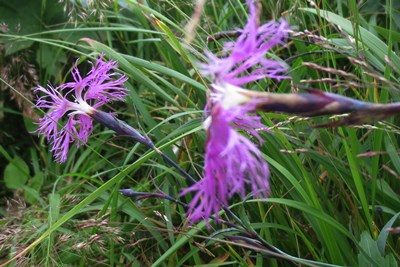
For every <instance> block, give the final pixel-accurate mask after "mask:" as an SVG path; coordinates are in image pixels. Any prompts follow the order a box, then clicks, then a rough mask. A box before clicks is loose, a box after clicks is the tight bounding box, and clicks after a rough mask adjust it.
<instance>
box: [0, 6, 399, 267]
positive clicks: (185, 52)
mask: <svg viewBox="0 0 400 267" xmlns="http://www.w3.org/2000/svg"><path fill="white" fill-rule="evenodd" d="M199 2H200V1H199ZM261 3H262V8H263V9H262V16H261V20H262V22H265V21H268V20H271V19H279V18H281V17H283V18H285V19H288V20H289V21H290V25H293V30H294V33H293V34H292V35H291V38H290V40H288V43H287V45H285V46H283V47H278V48H276V49H275V50H274V53H273V54H271V55H270V56H272V57H279V58H281V59H282V60H284V61H286V62H287V63H288V64H289V65H290V73H289V74H290V75H291V77H292V80H290V81H289V80H288V81H283V82H281V83H275V82H274V81H269V80H265V81H261V82H259V83H255V84H252V85H249V88H251V89H254V90H260V91H265V90H267V91H271V92H281V93H287V92H292V91H293V90H295V88H294V87H293V86H292V85H293V84H296V85H303V86H309V87H315V88H318V89H320V90H324V91H329V92H335V93H339V94H342V95H346V96H350V97H354V98H356V99H360V100H365V101H371V102H377V103H388V102H393V101H399V88H400V87H399V75H400V60H399V58H398V55H399V53H398V52H399V45H400V35H399V28H400V12H399V10H400V4H399V2H398V1H391V0H387V1H355V0H349V1H325V0H322V1H317V2H313V1H305V0H298V1H294V0H291V1H267V0H261ZM195 4H196V3H192V2H191V1H183V0H174V1H172V0H171V1H170V0H159V1H135V0H120V1H78V0H77V1H74V0H63V1H38V0H36V1H28V0H14V1H0V72H1V82H0V104H1V107H0V123H1V127H0V128H1V131H0V142H1V144H0V173H1V174H2V176H0V177H2V178H1V179H0V264H1V263H4V262H6V261H7V260H9V259H11V258H12V257H13V256H15V255H18V254H19V253H21V252H26V253H24V254H23V255H22V254H20V256H19V257H18V258H17V259H16V260H15V261H13V262H12V263H11V264H10V266H62V265H71V266H78V265H80V266H94V265H96V266H150V265H153V266H194V265H196V266H223V265H227V266H252V265H254V266H285V265H290V264H291V265H295V266H296V265H301V266H332V265H335V266H336V265H337V266H397V264H398V263H397V262H398V261H399V259H400V253H399V251H400V242H399V235H398V228H396V227H397V226H398V225H399V220H398V217H399V214H400V212H399V211H400V185H399V179H400V157H399V144H398V140H399V133H400V129H399V127H398V126H397V125H398V122H399V117H394V118H392V119H389V120H386V121H382V122H366V123H367V124H365V125H360V126H357V127H343V128H340V127H339V128H322V129H319V128H318V129H316V128H313V127H312V126H313V125H315V124H318V123H325V122H328V121H331V120H335V119H337V118H317V119H312V120H311V119H307V118H300V117H293V116H289V115H283V114H273V113H264V114H261V116H262V117H263V123H264V124H265V125H266V126H267V127H270V130H269V131H267V132H263V133H261V135H262V137H263V138H264V139H265V144H264V145H263V146H262V148H261V150H262V151H263V153H264V155H265V158H266V160H267V161H268V162H269V164H270V167H271V173H272V174H271V188H272V194H271V196H270V198H268V199H252V198H251V197H249V198H248V199H246V200H245V201H243V200H241V199H239V198H237V199H235V200H234V201H232V202H231V204H232V205H231V210H232V213H233V214H234V215H236V217H232V216H226V215H225V214H222V215H221V216H222V218H225V219H227V220H230V221H232V222H233V223H235V224H238V225H243V227H245V228H246V229H247V230H248V231H254V232H255V233H257V234H258V235H259V236H260V237H262V238H263V239H264V240H266V241H267V242H268V243H269V244H270V245H271V246H272V247H274V248H276V249H278V250H279V251H280V252H277V250H275V252H274V253H271V248H268V247H266V246H265V245H262V244H260V243H259V242H258V241H256V240H255V239H252V238H250V237H249V236H248V235H247V236H246V233H243V232H240V231H237V230H234V229H232V228H229V227H227V226H225V225H221V224H217V225H215V224H211V228H209V229H207V227H206V226H205V223H204V222H202V223H199V224H197V225H194V226H192V227H189V226H188V225H187V223H186V221H185V210H184V209H183V208H182V207H181V206H179V205H176V204H175V203H173V202H170V201H167V200H163V199H154V198H153V199H142V200H137V201H136V200H135V199H127V198H125V197H123V196H121V195H120V194H119V193H118V192H117V190H118V189H120V188H132V189H134V190H136V191H141V192H156V191H157V190H162V191H164V192H166V193H168V194H169V195H172V196H176V197H177V196H178V194H179V192H180V190H181V189H182V188H185V187H186V186H187V184H186V183H185V179H184V178H183V177H181V175H180V174H179V173H178V172H177V171H176V170H175V169H173V168H171V167H169V166H168V165H165V163H164V162H163V160H162V159H161V158H159V157H158V156H156V155H155V154H154V152H151V151H147V150H146V148H145V147H143V146H142V145H139V144H134V143H129V142H127V141H124V140H120V139H115V138H113V133H112V132H111V131H109V130H107V129H105V128H103V127H100V126H99V125H97V126H96V127H95V130H94V133H95V134H94V135H93V136H92V137H91V138H90V141H89V143H88V145H87V146H84V147H81V148H76V147H75V146H74V147H73V148H72V149H71V151H70V154H69V159H68V161H67V162H66V163H65V164H57V163H55V162H54V161H53V159H52V155H51V153H50V152H49V147H48V146H47V144H46V143H45V142H44V140H43V139H39V138H37V136H36V135H35V134H32V132H33V131H34V130H35V127H36V126H35V124H33V122H35V121H36V120H37V119H38V117H39V116H42V115H43V114H44V113H43V112H44V111H40V110H34V109H33V108H32V106H33V104H34V95H33V91H32V90H33V89H34V88H35V86H36V85H37V84H42V85H46V84H47V83H48V82H50V83H52V84H54V85H58V84H60V83H63V82H65V81H69V80H70V79H71V75H70V71H71V68H72V65H73V63H74V62H75V60H76V59H77V58H80V59H79V62H80V63H81V64H80V65H79V68H80V69H81V70H82V71H83V72H85V71H86V70H87V69H88V64H87V63H86V62H87V59H94V58H95V57H96V56H97V55H98V54H99V53H105V55H106V57H107V58H109V59H114V60H117V61H118V63H119V66H120V70H121V72H124V73H125V74H126V75H128V77H129V80H128V82H127V83H126V86H127V88H128V89H129V92H130V95H129V97H128V98H127V101H126V103H115V104H113V105H112V106H111V105H110V106H107V108H106V109H104V110H105V111H112V112H116V113H117V114H118V117H119V118H121V119H124V120H126V121H127V122H128V123H130V124H131V125H133V126H135V127H141V128H142V129H143V131H145V132H146V133H148V134H149V136H150V137H151V139H152V140H153V141H154V142H155V143H156V144H157V146H158V147H161V148H162V150H163V151H165V153H167V154H168V155H169V156H170V157H171V158H173V159H174V160H175V161H177V162H179V165H180V166H182V167H183V168H184V169H185V170H187V171H188V172H189V173H191V174H192V175H193V176H194V177H196V178H200V177H201V176H202V163H203V159H204V150H203V144H204V140H205V133H204V131H203V129H202V128H201V121H202V109H203V107H204V104H205V100H206V92H207V90H206V87H207V83H208V81H207V80H204V78H202V77H201V76H200V75H199V72H198V68H197V67H196V62H198V61H203V60H204V56H203V51H204V50H205V49H206V48H207V47H208V48H209V49H210V50H212V51H213V52H218V51H220V49H221V44H222V42H223V41H226V40H219V41H218V42H211V43H209V44H207V43H206V37H207V36H209V35H210V34H214V33H216V32H220V31H225V30H232V29H235V28H240V27H242V26H243V25H244V23H245V22H246V19H247V15H246V14H247V8H246V5H245V4H244V1H239V0H228V1H225V0H224V1H223V0H209V1H206V3H205V6H204V11H203V13H202V17H201V20H200V22H199V24H198V27H197V29H196V31H195V32H193V34H194V39H193V41H192V42H191V43H190V44H189V45H185V43H184V41H183V40H184V38H185V33H186V32H185V29H184V27H185V25H186V24H187V23H188V21H189V19H190V16H191V15H192V13H193V11H194V9H195ZM323 10H326V11H329V12H331V13H327V12H325V11H323ZM304 63H306V64H304ZM309 63H314V65H313V64H309ZM315 64H316V65H315ZM339 70H340V71H339ZM190 197H191V196H190V195H187V196H185V197H184V198H183V199H181V200H182V201H184V202H189V201H190ZM396 232H397V233H396Z"/></svg>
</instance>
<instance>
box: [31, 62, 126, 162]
mask: <svg viewBox="0 0 400 267" xmlns="http://www.w3.org/2000/svg"><path fill="white" fill-rule="evenodd" d="M91 64H92V69H91V70H90V72H89V73H88V74H87V75H86V77H83V78H82V75H81V74H80V72H79V70H78V67H77V66H75V68H74V69H73V70H72V76H73V78H74V81H73V82H69V83H65V84H63V85H60V86H58V87H56V88H54V87H52V86H51V85H49V86H48V88H44V87H42V86H38V88H37V89H36V92H42V93H44V95H43V96H41V97H40V98H39V99H38V101H37V103H36V107H38V108H44V109H49V112H48V113H47V114H46V115H45V116H44V117H42V118H41V119H40V121H39V123H38V124H39V128H38V130H37V132H38V134H39V135H44V136H46V139H47V141H48V142H50V143H51V144H52V149H51V151H52V152H53V153H54V157H55V159H56V161H57V162H60V163H61V162H65V161H66V160H67V155H68V151H69V146H70V143H73V142H74V141H77V142H76V144H77V146H79V145H81V144H83V143H86V142H87V140H88V137H89V135H90V134H91V133H92V130H93V123H92V118H91V116H92V115H93V113H95V112H96V108H98V107H100V106H102V105H104V104H105V103H108V102H111V101H114V100H120V101H123V100H124V97H125V96H126V95H127V93H126V89H125V88H124V87H123V84H124V82H125V81H126V80H127V77H126V76H125V75H121V74H119V73H115V72H113V70H114V69H116V68H117V63H116V62H115V61H108V62H104V61H103V55H102V56H100V57H99V58H98V59H97V60H96V63H95V64H93V63H91ZM63 93H64V94H63ZM65 115H67V117H68V118H67V121H66V122H64V123H63V120H62V118H63V117H64V116H65Z"/></svg>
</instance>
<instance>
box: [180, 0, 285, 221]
mask: <svg viewBox="0 0 400 267" xmlns="http://www.w3.org/2000/svg"><path fill="white" fill-rule="evenodd" d="M247 3H248V5H249V10H250V15H249V21H248V23H247V24H246V26H245V28H244V29H243V30H242V32H241V35H240V36H239V38H238V39H237V40H236V41H235V42H228V43H225V44H224V52H225V53H226V54H227V56H225V57H217V56H215V55H213V54H212V53H211V52H206V54H207V57H208V63H207V64H202V65H201V68H202V71H203V74H205V75H210V76H211V77H212V81H213V83H212V85H211V86H210V88H211V94H210V98H209V101H208V105H207V107H206V113H208V114H209V117H208V118H207V119H206V120H205V128H206V130H207V141H206V147H205V149H206V155H205V166H204V178H203V179H202V180H200V181H199V182H198V183H196V184H194V185H192V186H191V187H189V188H187V189H186V190H184V191H183V192H182V194H187V193H188V192H191V191H195V192H196V193H195V196H194V198H193V200H192V202H191V203H190V205H189V212H188V214H189V220H190V221H191V222H196V221H199V220H202V219H209V218H210V216H211V215H212V214H214V213H218V212H219V211H220V210H221V208H222V205H228V200H229V199H230V198H231V197H232V196H233V195H234V194H236V193H238V194H239V195H241V196H242V197H243V198H244V197H245V195H246V187H249V188H251V190H252V192H253V194H254V195H255V196H258V197H267V196H268V193H269V182H268V179H269V169H268V164H267V162H266V161H265V160H264V159H263V157H262V154H261V152H260V151H259V150H258V148H257V146H256V145H255V144H254V143H252V142H251V141H250V140H249V139H248V138H246V137H245V136H243V135H241V134H240V133H238V132H237V129H241V130H244V131H246V132H248V133H249V134H250V135H252V136H254V137H256V138H257V139H258V140H259V142H260V143H262V140H261V138H260V136H259V135H258V133H257V130H256V129H262V128H264V127H263V125H262V124H261V122H260V117H259V116H256V115H249V114H248V112H251V111H254V108H255V103H254V101H253V100H252V98H250V97H247V96H246V94H245V89H242V88H241V87H239V86H242V85H243V84H246V83H249V82H253V81H256V80H259V79H264V78H274V79H277V80H281V79H285V78H287V76H285V75H283V73H284V72H285V71H286V69H287V66H286V64H284V63H282V62H279V61H276V60H272V59H267V58H265V53H266V52H267V51H268V50H269V49H271V48H272V47H274V46H275V45H278V44H284V40H285V38H286V37H287V34H288V30H289V28H288V23H287V22H286V21H284V20H281V21H280V22H269V23H267V24H264V25H261V26H258V25H257V10H256V6H255V3H254V2H253V1H252V0H248V1H247Z"/></svg>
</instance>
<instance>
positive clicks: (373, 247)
mask: <svg viewBox="0 0 400 267" xmlns="http://www.w3.org/2000/svg"><path fill="white" fill-rule="evenodd" d="M359 244H360V247H361V248H363V249H364V253H362V252H360V253H358V266H364V267H375V266H385V258H384V257H382V255H381V253H380V252H379V249H378V244H377V242H376V241H375V240H374V239H372V237H371V235H370V234H369V233H368V232H367V231H364V232H363V233H362V234H361V240H360V243H359ZM365 253H366V254H365ZM371 259H374V261H375V262H371Z"/></svg>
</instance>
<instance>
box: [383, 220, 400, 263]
mask: <svg viewBox="0 0 400 267" xmlns="http://www.w3.org/2000/svg"><path fill="white" fill-rule="evenodd" d="M399 216H400V212H398V213H397V214H396V215H394V216H393V217H392V218H391V219H390V220H389V221H388V222H387V223H386V224H385V226H384V227H383V228H382V230H381V232H380V233H379V236H378V240H377V244H378V249H379V252H380V253H381V255H382V256H384V255H385V245H386V240H387V238H388V236H389V232H388V231H387V229H388V228H391V227H392V226H393V224H394V222H395V221H396V220H397V218H398V217H399Z"/></svg>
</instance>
